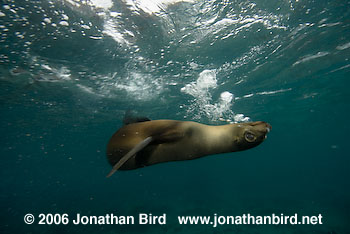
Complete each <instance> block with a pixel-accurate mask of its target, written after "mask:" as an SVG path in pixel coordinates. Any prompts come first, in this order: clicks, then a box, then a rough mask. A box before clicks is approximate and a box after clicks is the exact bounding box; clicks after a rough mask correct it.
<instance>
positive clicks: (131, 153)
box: [107, 137, 153, 178]
mask: <svg viewBox="0 0 350 234" xmlns="http://www.w3.org/2000/svg"><path fill="white" fill-rule="evenodd" d="M152 140H153V138H152V137H147V138H146V139H144V140H143V141H141V142H140V143H138V144H137V145H136V146H135V147H134V148H132V150H130V151H129V152H128V153H127V154H126V155H124V156H123V157H122V158H121V159H120V160H119V162H117V163H116V164H115V165H114V166H113V168H112V170H111V171H110V172H109V173H108V175H107V178H108V177H110V176H111V175H113V174H114V172H116V171H117V170H118V169H119V168H120V167H121V166H122V165H123V164H124V163H125V162H126V161H128V160H129V159H130V158H131V157H132V156H134V155H135V154H137V152H139V151H140V150H142V149H143V148H145V147H146V146H147V145H148V144H149V143H151V141H152Z"/></svg>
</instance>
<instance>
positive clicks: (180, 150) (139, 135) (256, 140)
mask: <svg viewBox="0 0 350 234" xmlns="http://www.w3.org/2000/svg"><path fill="white" fill-rule="evenodd" d="M124 122H125V121H124ZM270 129H271V125H269V124H268V123H265V122H262V121H258V122H249V123H236V124H227V125H220V126H210V125H205V124H200V123H197V122H191V121H177V120H152V121H151V120H149V119H147V118H140V119H135V122H133V123H130V122H128V124H127V125H125V126H123V127H122V128H120V129H119V130H118V131H117V132H116V133H114V135H113V136H112V137H111V139H110V140H109V142H108V145H107V158H108V161H109V163H110V164H111V165H112V166H113V169H112V170H111V172H110V173H109V174H108V175H107V177H110V176H111V175H112V174H113V173H114V172H115V171H117V170H118V169H120V170H131V169H136V168H140V167H145V166H149V165H153V164H156V163H161V162H170V161H180V160H191V159H196V158H200V157H203V156H207V155H211V154H221V153H228V152H235V151H241V150H247V149H250V148H253V147H255V146H257V145H259V144H260V143H261V142H263V141H264V140H265V138H266V134H267V133H268V132H269V131H270Z"/></svg>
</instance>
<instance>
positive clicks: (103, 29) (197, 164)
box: [0, 0, 350, 234]
mask: <svg viewBox="0 0 350 234" xmlns="http://www.w3.org/2000/svg"><path fill="white" fill-rule="evenodd" d="M170 2H172V3H170ZM349 17H350V2H349V1H303V0H299V1H295V0H291V1H280V2H278V3H277V2H271V1H262V0H258V1H246V0H244V1H183V2H180V1H178V2H177V1H131V0H128V1H127V0H125V1H117V0H114V1H113V2H112V1H108V0H105V1H102V0H100V1H98V0H94V1H86V2H79V1H76V0H69V1H68V0H63V1H58V0H52V1H8V0H4V1H2V2H1V7H0V32H1V35H0V90H1V93H0V104H1V105H0V114H1V115H0V124H1V135H2V137H1V145H0V155H1V164H0V165H1V183H0V186H1V187H0V188H1V193H0V208H1V213H0V220H1V222H0V233H83V232H84V233H324V234H330V233H332V234H335V233H337V234H339V233H350V228H349V220H350V213H349V209H350V199H349V198H350V189H349V188H350V182H349V178H350V176H349V175H350V160H349V155H350V154H349V150H348V148H347V147H348V135H347V134H348V133H349V132H350V127H349V123H348V122H349V121H348V119H349V117H350V111H349V101H350V92H349V85H350V82H349V77H350V76H349V73H350V61H349V58H350V39H349V38H350V21H349ZM223 94H225V95H226V97H227V98H226V99H225V98H223ZM225 95H224V97H225ZM127 110H134V111H136V112H137V113H140V114H141V115H143V116H148V117H149V118H151V119H177V120H193V121H197V122H201V123H204V124H211V125H220V124H227V122H229V121H231V122H234V121H244V120H247V118H249V119H250V120H252V121H257V120H262V121H266V122H268V123H270V124H271V125H272V131H271V132H270V133H269V135H268V138H267V139H266V141H265V142H264V143H263V144H261V145H260V146H258V147H256V148H253V149H250V150H247V151H242V152H236V153H228V154H222V155H215V156H210V157H206V158H201V159H198V160H193V161H185V162H173V163H164V164H158V165H154V166H150V167H146V168H142V169H138V170H132V171H120V172H117V173H115V174H114V175H113V176H112V177H111V178H109V179H106V178H105V176H106V175H107V173H108V172H109V171H110V169H111V167H110V165H109V164H108V163H107V160H106V156H105V147H106V144H107V142H108V140H109V138H110V137H111V135H112V134H113V133H114V132H115V131H116V130H117V129H118V128H119V127H121V126H122V119H123V117H124V113H125V111H127ZM244 118H246V119H244ZM27 213H31V214H33V215H34V216H35V218H36V220H35V222H34V224H31V225H27V224H25V223H24V220H23V218H24V215H25V214H27ZM40 213H44V214H48V213H52V214H55V213H58V214H64V213H67V214H68V215H69V217H70V218H73V217H74V216H75V215H76V214H77V213H80V214H82V215H96V216H98V215H106V214H110V213H113V214H115V215H132V216H135V217H137V215H138V214H139V213H147V214H149V213H152V214H153V215H162V214H164V213H165V214H166V215H167V223H166V224H165V225H158V224H156V225H137V224H135V225H73V224H72V223H70V224H68V225H62V224H61V225H39V224H38V220H39V218H38V216H39V214H40ZM247 213H250V214H252V215H271V214H273V213H274V214H278V215H280V214H281V213H283V214H284V215H294V214H295V213H297V214H298V215H299V216H302V215H309V216H317V215H319V214H322V216H323V219H322V221H323V224H317V225H228V224H227V225H219V226H218V227H216V228H214V227H212V225H180V224H178V221H177V216H180V215H202V216H204V215H207V216H213V215H214V214H218V215H223V216H230V215H231V216H237V215H242V214H247Z"/></svg>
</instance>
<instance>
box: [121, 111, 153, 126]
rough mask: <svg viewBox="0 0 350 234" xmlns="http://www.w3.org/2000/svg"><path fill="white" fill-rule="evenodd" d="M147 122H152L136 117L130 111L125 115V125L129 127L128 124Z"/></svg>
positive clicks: (145, 118)
mask: <svg viewBox="0 0 350 234" xmlns="http://www.w3.org/2000/svg"><path fill="white" fill-rule="evenodd" d="M146 121H151V120H150V119H149V118H147V117H143V116H135V115H134V113H133V112H132V111H130V110H128V111H126V113H125V116H124V119H123V124H124V125H128V124H133V123H140V122H146Z"/></svg>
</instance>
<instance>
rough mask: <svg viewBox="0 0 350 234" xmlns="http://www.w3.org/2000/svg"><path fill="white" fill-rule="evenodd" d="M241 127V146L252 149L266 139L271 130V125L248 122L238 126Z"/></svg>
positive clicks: (260, 122)
mask: <svg viewBox="0 0 350 234" xmlns="http://www.w3.org/2000/svg"><path fill="white" fill-rule="evenodd" d="M239 125H240V126H241V127H242V130H243V131H242V132H241V134H242V135H241V136H242V139H243V141H242V144H243V145H245V146H244V147H246V146H250V147H254V146H256V145H258V144H260V143H261V142H263V141H264V140H265V139H266V138H267V133H269V132H270V131H271V129H272V127H271V125H270V124H268V123H266V122H263V121H256V122H248V123H241V124H239Z"/></svg>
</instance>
